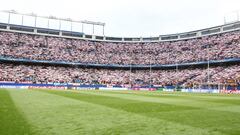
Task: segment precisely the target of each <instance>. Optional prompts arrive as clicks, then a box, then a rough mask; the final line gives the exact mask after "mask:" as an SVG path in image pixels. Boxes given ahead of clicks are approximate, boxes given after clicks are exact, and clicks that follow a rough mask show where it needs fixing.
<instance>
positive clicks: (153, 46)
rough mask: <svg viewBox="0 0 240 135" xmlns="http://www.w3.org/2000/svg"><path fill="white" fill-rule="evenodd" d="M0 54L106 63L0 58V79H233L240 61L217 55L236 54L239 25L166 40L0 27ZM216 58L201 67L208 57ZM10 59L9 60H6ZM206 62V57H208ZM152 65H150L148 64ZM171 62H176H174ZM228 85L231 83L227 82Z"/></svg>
mask: <svg viewBox="0 0 240 135" xmlns="http://www.w3.org/2000/svg"><path fill="white" fill-rule="evenodd" d="M0 58H1V61H2V60H3V59H10V61H11V59H12V60H13V59H14V60H16V59H17V60H18V59H21V60H34V61H37V62H39V63H41V61H44V62H45V63H46V62H47V63H48V62H65V63H67V64H68V63H69V65H71V63H81V64H83V65H84V64H85V65H88V64H98V65H105V66H106V65H110V66H109V67H108V68H107V69H106V68H101V67H97V68H96V67H95V68H89V67H84V66H83V67H78V66H64V67H62V66H59V65H43V66H39V65H31V62H30V64H29V63H28V64H27V65H26V64H23V63H19V62H16V61H15V62H14V63H11V62H10V64H7V63H5V62H2V63H1V64H0V81H1V82H9V81H10V82H25V83H26V82H27V83H45V84H46V83H50V82H51V83H80V84H103V85H114V86H124V85H149V84H153V85H159V86H170V87H171V86H175V85H181V86H184V87H191V86H193V85H194V84H199V83H206V82H207V83H211V84H229V81H230V83H232V84H234V85H237V87H236V88H238V89H239V82H240V81H239V80H240V79H239V78H240V65H239V61H238V62H235V63H234V64H228V63H227V64H226V63H225V64H223V65H221V61H222V62H224V61H227V60H229V59H240V31H238V30H237V31H232V32H226V33H220V34H215V35H210V36H203V37H198V38H193V39H186V40H179V41H165V42H106V41H92V40H84V39H73V38H64V37H56V36H50V35H38V34H26V33H21V32H6V31H0ZM214 60H219V61H220V62H218V65H214V66H211V67H210V68H209V69H207V68H206V62H207V61H214ZM193 62H194V63H197V64H198V63H201V62H205V65H204V66H199V67H191V64H190V65H189V67H187V68H181V69H176V70H175V69H172V68H171V69H166V68H165V69H154V70H152V71H151V72H150V71H149V68H148V69H145V70H143V69H140V70H139V69H132V70H131V71H130V70H129V69H128V70H126V69H121V68H120V69H115V68H113V69H112V68H111V65H119V66H126V65H127V66H129V67H130V68H131V66H134V65H135V66H139V67H141V66H145V67H146V66H147V67H148V66H149V65H169V64H175V65H176V64H177V65H179V66H181V64H186V63H193ZM8 63H9V60H8ZM208 64H209V63H208ZM150 67H151V66H150ZM174 67H175V66H174ZM229 87H230V86H229Z"/></svg>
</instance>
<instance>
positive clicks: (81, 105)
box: [11, 91, 221, 135]
mask: <svg viewBox="0 0 240 135" xmlns="http://www.w3.org/2000/svg"><path fill="white" fill-rule="evenodd" d="M62 93H65V92H62ZM72 94H74V95H75V94H76V93H72ZM11 95H12V96H14V97H15V98H14V99H15V102H17V103H18V106H20V107H21V108H22V110H23V111H24V112H25V113H26V116H27V117H28V119H29V121H31V123H32V124H34V125H35V126H36V128H37V130H38V131H41V134H64V135H68V134H69V135H79V134H88V135H89V134H90V135H91V134H100V135H101V134H103V135H108V134H136V135H139V134H144V135H145V134H178V135H192V134H194V135H212V134H213V135H219V134H221V133H220V132H216V131H211V130H207V129H201V128H194V127H192V126H187V125H181V124H178V123H174V122H168V121H165V120H161V119H157V118H153V117H147V116H144V115H140V114H138V113H132V112H127V111H124V110H120V109H116V108H111V107H109V106H104V105H100V104H95V103H91V102H87V101H81V100H78V99H74V98H70V97H64V96H61V95H57V94H50V93H48V92H42V91H11ZM96 97H97V96H96ZM22 98H24V100H21V99H22ZM91 98H92V100H94V97H91ZM36 108H37V109H36Z"/></svg>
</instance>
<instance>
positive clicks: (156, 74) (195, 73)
mask: <svg viewBox="0 0 240 135" xmlns="http://www.w3.org/2000/svg"><path fill="white" fill-rule="evenodd" d="M71 1H72V0H71ZM151 1H152V0H151ZM229 2H230V1H229ZM16 3H17V2H16ZM60 3H61V2H60ZM139 3H141V2H139ZM139 3H138V4H139ZM135 4H136V3H135ZM139 5H140V4H139ZM71 6H73V5H71ZM19 7H20V5H19ZM62 7H64V5H62ZM62 7H61V8H62ZM0 8H1V7H0ZM43 9H44V10H45V8H43ZM66 9H69V10H71V7H68V8H66ZM203 9H204V8H203ZM46 10H47V7H46ZM56 10H57V8H56ZM126 10H127V8H126ZM164 10H166V9H164ZM206 10H207V9H206ZM51 11H54V9H52V10H51ZM80 11H81V10H80V9H79V11H78V12H80ZM111 11H114V10H113V9H111ZM231 11H232V10H231ZM144 12H145V11H144ZM146 12H147V10H146ZM188 12H191V11H188ZM203 12H204V11H203ZM166 13H167V12H166ZM239 13H240V12H239V11H237V12H235V11H234V12H233V14H234V16H235V19H232V20H228V17H229V16H227V15H226V16H224V17H223V23H222V24H220V25H217V24H216V25H214V26H211V27H203V26H204V25H202V26H201V28H199V29H194V30H190V31H188V32H179V30H177V31H176V32H175V34H166V33H165V34H161V35H157V36H142V35H139V36H128V35H126V36H111V33H110V34H109V31H107V26H108V25H106V24H107V23H105V22H100V21H88V20H84V21H83V20H78V19H71V18H62V17H55V16H51V15H49V16H44V15H37V14H35V13H30V14H29V13H23V12H18V11H15V10H1V11H0V135H85V134H86V135H92V134H93V135H110V134H111V135H112V134H113V135H122V134H123V135H125V134H126V135H128V134H134V135H239V134H240V20H239ZM38 14H39V13H38ZM169 14H170V13H169ZM231 14H232V13H231ZM142 16H144V15H142ZM202 16H204V15H202ZM168 18H170V19H169V20H173V19H172V17H168ZM176 18H177V17H176ZM178 19H179V18H178ZM190 19H192V20H194V18H190ZM201 23H202V22H201ZM134 25H135V24H134ZM136 25H137V24H136ZM196 25H197V24H196ZM119 27H120V28H119ZM131 27H133V26H132V25H131ZM179 27H181V26H179ZM182 27H184V26H182ZM186 27H190V25H189V26H188V25H187V23H186ZM76 28H78V30H76ZM87 29H88V31H86V30H87ZM118 29H120V30H123V31H124V30H125V31H127V28H125V29H124V27H123V26H118ZM146 29H148V28H146ZM168 29H170V27H169V28H168ZM96 30H98V33H97V32H96ZM173 30H174V28H173ZM112 31H115V30H114V29H113V30H112ZM116 31H117V30H116ZM143 31H144V30H143ZM136 33H137V32H136ZM109 35H110V36H109Z"/></svg>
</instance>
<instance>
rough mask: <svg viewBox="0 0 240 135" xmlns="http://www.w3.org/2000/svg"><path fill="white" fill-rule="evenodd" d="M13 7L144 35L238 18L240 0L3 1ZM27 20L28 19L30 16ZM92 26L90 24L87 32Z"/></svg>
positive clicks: (128, 34)
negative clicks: (101, 24)
mask: <svg viewBox="0 0 240 135" xmlns="http://www.w3.org/2000/svg"><path fill="white" fill-rule="evenodd" d="M12 9H14V10H16V11H18V12H21V13H31V12H34V13H36V14H37V15H43V16H50V15H52V16H56V17H62V18H72V19H75V20H89V21H100V22H105V23H106V28H105V35H107V36H118V37H140V36H158V35H163V34H173V33H180V32H187V31H191V30H197V29H202V28H207V27H212V26H216V25H222V24H223V23H224V21H223V20H224V19H223V18H224V16H225V15H227V17H228V19H227V20H228V21H231V20H235V19H236V12H235V11H238V12H239V10H240V0H3V1H1V4H0V10H12ZM234 12H235V13H234ZM2 18H3V17H2ZM0 21H1V20H0ZM24 21H25V22H27V21H28V19H27V18H26V19H25V20H24ZM29 21H30V19H29ZM91 28H92V27H87V26H86V29H85V31H86V33H89V32H90V31H91ZM76 29H77V27H76ZM79 30H80V28H79ZM96 33H97V34H98V35H99V34H100V33H102V29H101V28H100V27H99V28H98V27H97V28H96Z"/></svg>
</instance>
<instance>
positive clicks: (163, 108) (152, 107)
mask: <svg viewBox="0 0 240 135" xmlns="http://www.w3.org/2000/svg"><path fill="white" fill-rule="evenodd" d="M47 92H48V93H52V94H56V95H61V96H64V97H69V98H73V99H77V100H81V101H85V102H90V103H94V104H99V105H103V106H107V107H110V108H114V109H119V110H124V111H127V112H131V113H136V114H140V115H143V116H148V117H152V118H158V119H161V120H166V121H171V122H174V123H179V124H182V125H188V126H193V127H196V128H202V129H208V130H210V131H218V132H222V133H227V134H236V133H239V132H240V130H239V121H240V117H239V113H234V112H224V111H217V110H209V109H205V108H197V109H196V108H191V107H189V108H187V107H185V106H183V105H182V106H181V105H180V106H179V105H178V106H176V105H175V106H174V105H169V104H162V103H152V102H141V101H139V100H134V98H136V97H135V96H133V97H132V98H133V100H129V99H124V98H123V99H121V98H116V97H111V94H107V95H108V96H106V95H105V94H100V95H96V94H89V93H88V92H78V93H72V92H59V91H47ZM122 96H124V97H125V95H122ZM148 98H149V97H148ZM175 102H178V100H175ZM209 104H212V103H211V102H209Z"/></svg>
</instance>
